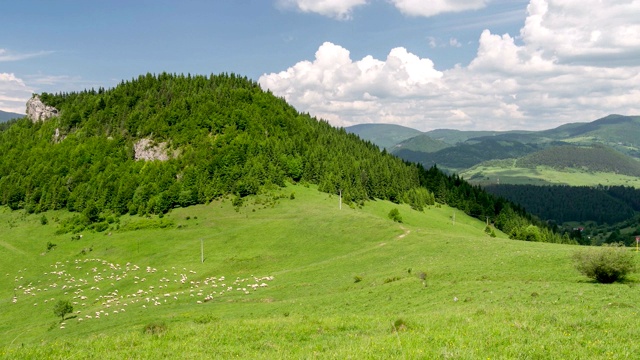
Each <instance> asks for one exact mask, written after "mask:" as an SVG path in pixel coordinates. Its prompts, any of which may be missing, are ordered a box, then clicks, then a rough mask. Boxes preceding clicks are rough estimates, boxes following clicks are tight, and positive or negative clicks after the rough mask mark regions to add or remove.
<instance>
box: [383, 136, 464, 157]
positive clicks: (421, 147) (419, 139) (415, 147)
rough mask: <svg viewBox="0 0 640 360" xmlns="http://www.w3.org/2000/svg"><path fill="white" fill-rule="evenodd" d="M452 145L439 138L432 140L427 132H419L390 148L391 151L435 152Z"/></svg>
mask: <svg viewBox="0 0 640 360" xmlns="http://www.w3.org/2000/svg"><path fill="white" fill-rule="evenodd" d="M450 146H452V145H451V144H447V143H446V142H444V141H441V140H434V139H432V138H431V137H430V136H429V135H427V134H421V135H418V136H414V137H412V138H409V139H407V140H404V141H402V142H400V143H398V144H396V145H394V146H393V147H392V148H391V152H392V153H396V152H397V151H402V150H410V151H421V152H426V153H430V152H436V151H439V150H442V149H445V148H448V147H450Z"/></svg>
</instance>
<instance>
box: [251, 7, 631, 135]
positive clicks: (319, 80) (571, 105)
mask: <svg viewBox="0 0 640 360" xmlns="http://www.w3.org/2000/svg"><path fill="white" fill-rule="evenodd" d="M398 2H399V1H398ZM405 4H409V2H406V3H405ZM637 19H640V0H637V1H636V0H634V1H630V0H629V1H607V2H606V3H605V2H599V1H596V0H586V1H575V0H546V1H545V0H532V1H531V3H530V4H529V6H528V16H527V19H526V21H525V23H524V25H523V27H522V29H521V32H520V36H518V37H514V36H512V35H509V34H503V35H497V34H493V33H491V31H489V30H485V31H484V32H482V34H480V37H479V45H478V50H477V53H476V56H475V58H474V59H473V60H472V61H471V62H470V63H469V65H467V66H463V65H456V66H455V67H453V68H451V69H447V70H444V71H438V70H436V69H435V66H434V63H433V62H432V61H431V60H430V59H428V58H420V57H418V56H416V55H414V54H412V53H411V52H410V51H408V50H407V49H405V48H395V49H392V50H391V51H390V52H389V54H388V55H387V57H386V59H375V58H374V57H372V56H366V57H364V58H362V59H361V60H352V59H351V58H350V53H349V51H348V50H347V49H345V48H343V47H341V46H338V45H335V44H332V43H324V44H323V45H322V46H320V48H319V49H318V51H317V52H316V56H315V59H314V60H313V61H301V62H299V63H297V64H295V65H294V66H292V67H290V68H289V69H287V70H286V71H283V72H280V73H272V74H264V75H263V76H262V77H261V78H260V80H259V82H260V84H261V86H262V87H263V88H269V89H271V90H272V91H273V92H274V93H275V94H277V95H281V96H285V97H286V98H287V100H288V101H290V102H291V103H292V104H293V105H294V106H296V107H297V108H298V109H299V110H300V111H306V112H309V113H311V114H312V115H315V116H318V117H321V118H325V119H327V120H328V121H330V122H331V123H332V124H334V125H337V126H348V125H352V124H357V123H397V124H400V125H405V126H411V127H414V128H418V129H421V130H428V129H435V128H459V129H496V130H507V129H545V128H551V127H554V126H558V125H560V124H562V123H566V122H575V121H590V120H595V119H597V118H599V117H602V116H605V115H607V114H610V113H618V114H630V115H633V114H640V103H639V102H638V99H639V98H640V88H638V84H640V62H639V61H638V59H640V30H639V28H638V27H639V26H640V25H638V24H639V23H638V21H637ZM453 40H455V39H452V42H450V45H454V44H456V43H457V42H453ZM428 41H429V42H430V43H431V46H435V45H436V44H437V43H436V39H434V38H430V39H428Z"/></svg>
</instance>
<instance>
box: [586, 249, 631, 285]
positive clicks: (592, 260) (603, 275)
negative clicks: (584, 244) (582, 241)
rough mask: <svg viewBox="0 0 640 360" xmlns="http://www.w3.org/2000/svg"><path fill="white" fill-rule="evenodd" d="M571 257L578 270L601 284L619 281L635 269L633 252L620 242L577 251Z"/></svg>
mask: <svg viewBox="0 0 640 360" xmlns="http://www.w3.org/2000/svg"><path fill="white" fill-rule="evenodd" d="M573 259H574V261H575V265H576V269H577V270H578V271H580V272H581V273H582V274H583V275H585V276H587V277H590V278H592V279H594V280H596V281H597V282H599V283H603V284H611V283H613V282H616V281H620V280H622V279H624V278H625V276H627V275H628V274H629V273H631V272H633V271H634V270H635V259H634V256H633V253H631V252H629V251H628V249H626V248H625V246H624V244H620V243H614V244H603V245H602V246H601V247H599V248H592V249H587V250H582V251H578V252H576V253H575V254H574V255H573Z"/></svg>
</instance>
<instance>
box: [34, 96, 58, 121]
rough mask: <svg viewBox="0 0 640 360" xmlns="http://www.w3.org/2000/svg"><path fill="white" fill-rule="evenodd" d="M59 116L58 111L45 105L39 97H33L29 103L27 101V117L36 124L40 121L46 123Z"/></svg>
mask: <svg viewBox="0 0 640 360" xmlns="http://www.w3.org/2000/svg"><path fill="white" fill-rule="evenodd" d="M58 115H59V114H58V109H56V108H54V107H53V106H49V105H45V104H44V103H43V102H42V101H41V100H40V97H39V96H38V95H35V96H33V97H32V98H31V99H29V101H27V116H28V117H29V119H31V121H32V122H34V123H35V122H38V121H46V120H48V119H50V118H52V117H56V116H58Z"/></svg>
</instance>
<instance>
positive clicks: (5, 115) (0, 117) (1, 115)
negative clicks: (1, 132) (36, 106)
mask: <svg viewBox="0 0 640 360" xmlns="http://www.w3.org/2000/svg"><path fill="white" fill-rule="evenodd" d="M24 116H25V115H24V114H18V113H12V112H7V111H2V110H0V122H5V121H7V120H11V119H17V118H21V117H24Z"/></svg>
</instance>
